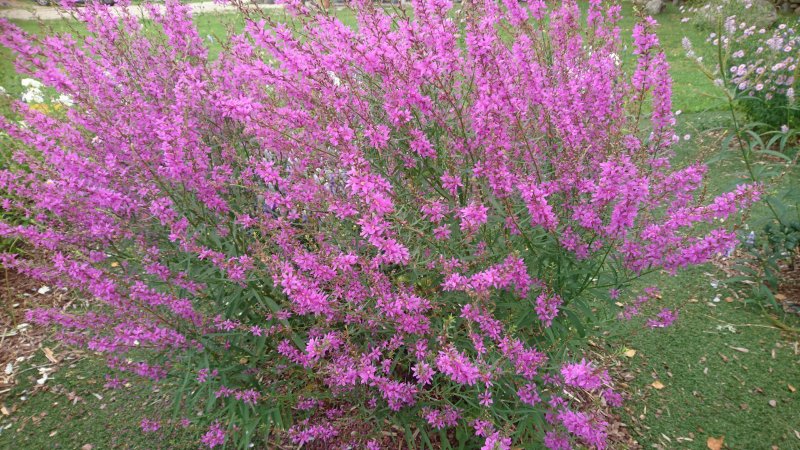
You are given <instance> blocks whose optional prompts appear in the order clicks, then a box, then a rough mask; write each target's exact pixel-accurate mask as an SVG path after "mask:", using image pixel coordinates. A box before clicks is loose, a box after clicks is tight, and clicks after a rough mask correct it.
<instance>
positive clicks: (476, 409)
mask: <svg viewBox="0 0 800 450" xmlns="http://www.w3.org/2000/svg"><path fill="white" fill-rule="evenodd" d="M351 6H352V7H353V8H354V11H355V18H356V20H357V24H356V25H355V26H353V27H351V26H347V25H345V24H343V23H342V22H341V21H340V20H339V19H338V18H337V17H336V16H333V15H330V14H329V13H328V12H326V11H322V10H317V9H315V8H314V7H313V5H311V4H304V3H302V2H299V1H294V0H292V1H289V2H287V3H286V10H287V11H288V12H289V13H290V14H291V20H290V21H289V23H283V22H277V21H275V20H274V19H273V18H272V17H270V16H269V15H266V14H265V13H264V14H262V13H261V12H253V11H248V12H247V14H246V20H245V27H244V30H243V31H242V32H241V33H238V34H233V35H231V36H230V37H229V38H228V40H227V43H226V45H225V46H224V50H223V51H222V52H221V53H220V55H219V57H218V58H216V59H213V60H212V59H210V58H209V56H208V50H207V48H206V47H205V46H204V41H203V39H201V38H200V37H199V36H198V34H197V31H196V29H195V28H194V26H193V24H192V21H191V18H190V15H189V10H188V8H187V7H186V6H184V5H181V4H180V3H178V2H175V1H171V0H168V1H167V3H166V5H165V9H164V10H163V11H162V10H161V9H160V8H158V7H155V6H145V8H147V9H148V13H149V15H150V17H151V20H152V22H151V23H148V24H147V25H146V24H144V23H142V22H140V21H139V20H138V19H137V18H136V17H133V16H130V15H125V14H123V15H122V16H115V15H112V13H111V12H110V11H108V9H105V8H102V7H100V6H97V5H95V4H89V5H87V6H86V7H85V8H84V9H82V10H79V11H78V12H76V14H78V16H79V17H80V18H81V19H82V20H83V21H84V22H85V25H86V29H87V32H88V33H89V35H90V38H87V39H85V40H84V44H82V45H79V44H77V43H75V41H74V38H73V37H72V36H70V35H58V36H49V37H48V38H47V39H43V40H38V39H37V38H36V37H34V36H28V35H27V34H25V33H24V32H23V31H22V30H20V29H19V28H17V27H16V26H14V25H13V24H10V23H8V22H0V31H2V33H0V43H2V44H3V45H5V46H7V47H9V48H11V49H12V50H13V51H14V52H15V53H16V58H17V66H18V70H19V71H20V72H22V73H25V74H28V75H29V76H32V77H35V78H36V79H38V80H41V81H42V83H43V84H44V85H47V86H49V87H52V88H54V89H55V90H56V91H57V92H63V93H64V94H66V95H69V97H70V98H71V99H72V101H73V102H74V104H73V105H72V107H71V108H70V109H69V111H68V113H67V114H66V115H64V116H63V117H58V118H54V117H49V116H46V115H44V114H41V113H40V112H37V111H36V110H35V109H31V108H30V107H28V106H26V105H25V104H24V103H19V104H17V105H16V107H17V108H18V111H19V114H21V115H22V116H23V117H24V123H25V125H24V126H22V125H20V124H19V123H17V122H12V121H10V120H6V119H0V128H2V129H3V130H5V131H6V132H7V133H8V134H9V135H10V136H11V138H12V139H14V140H15V142H17V143H18V144H19V145H18V147H19V150H18V151H16V153H15V155H14V157H15V160H16V161H17V162H18V165H16V166H14V167H11V168H7V169H4V170H2V171H0V190H2V192H3V197H4V201H3V205H2V207H3V209H4V210H14V211H18V212H20V213H22V214H24V215H26V216H27V217H30V218H31V222H30V223H28V224H25V225H11V224H3V223H0V236H4V237H11V238H20V239H24V240H27V241H28V242H29V243H30V245H32V246H34V247H36V248H38V249H41V250H42V251H43V252H44V253H45V254H46V255H48V258H49V259H47V260H46V261H41V260H28V259H24V258H23V257H19V256H14V255H10V254H6V255H3V256H2V263H3V264H4V265H5V266H6V267H10V268H14V269H16V270H19V271H22V272H26V273H28V274H30V275H31V276H34V277H36V278H39V279H41V280H43V281H46V282H47V283H49V284H51V285H57V286H62V287H66V288H70V289H74V290H79V291H82V292H84V293H85V295H86V296H87V297H89V298H91V299H92V301H91V307H90V308H89V309H88V310H87V311H84V312H65V311H62V310H51V309H40V310H35V311H31V312H30V314H29V319H30V320H31V321H33V322H35V323H37V324H39V325H42V326H53V327H54V328H55V329H56V330H57V332H58V337H59V339H61V341H62V342H65V343H68V344H71V345H75V346H83V347H86V348H88V349H91V350H92V351H95V352H98V353H101V354H104V355H106V357H107V358H108V365H109V367H110V368H111V369H112V370H113V371H114V372H116V375H115V378H114V379H117V378H116V377H121V378H125V379H128V380H131V382H133V381H135V380H136V378H148V379H152V380H157V381H164V382H165V383H172V382H173V380H174V384H173V385H177V386H182V387H181V388H180V389H179V390H177V388H176V392H175V394H176V402H177V403H176V405H177V407H178V410H181V409H182V410H181V413H182V414H181V416H182V417H192V418H194V419H192V420H193V421H195V422H199V425H201V426H203V427H205V428H204V429H205V430H207V431H206V432H205V434H204V435H203V436H202V438H201V439H200V443H202V444H204V445H205V446H207V447H212V448H213V447H217V446H222V445H232V446H239V447H246V446H247V445H249V444H250V443H251V442H253V441H254V440H259V439H260V440H268V439H278V440H284V441H286V442H288V441H293V442H295V443H296V444H303V443H307V442H312V441H314V442H318V443H320V445H325V446H328V447H332V446H335V445H353V446H366V447H367V448H378V447H379V446H380V442H381V440H382V436H383V435H382V434H381V431H382V430H384V429H385V427H387V426H388V425H387V423H389V424H394V425H395V426H400V427H401V428H406V429H409V427H410V428H414V429H415V430H419V432H420V433H426V434H427V433H433V434H438V431H439V430H441V431H442V434H440V436H449V434H447V433H446V432H444V430H445V429H452V428H456V429H458V432H457V433H454V434H453V435H455V436H460V437H459V439H466V440H467V441H470V442H472V443H473V444H477V445H479V446H483V447H484V448H495V449H496V448H511V447H512V446H513V445H515V444H514V443H518V444H519V445H524V446H525V445H534V446H536V445H539V443H542V444H541V445H546V446H548V447H550V448H569V446H571V445H586V446H593V447H596V448H604V447H605V445H606V439H607V432H606V426H607V423H606V422H605V421H604V420H603V418H602V415H600V414H598V413H597V411H596V409H595V407H594V406H592V405H587V404H586V403H573V402H572V400H573V399H575V398H578V395H579V394H581V393H584V392H587V391H588V392H593V393H596V394H598V395H602V396H603V398H606V399H607V401H608V402H609V403H610V404H619V403H620V401H621V399H620V397H619V394H617V393H615V392H614V391H613V386H612V380H611V379H610V377H609V376H608V374H607V373H605V371H604V370H602V368H599V367H595V366H594V365H593V364H592V363H591V362H589V361H586V360H583V359H581V357H580V355H570V356H569V357H568V358H567V360H563V359H562V357H561V356H559V355H563V354H564V352H563V349H564V348H565V346H566V345H567V344H568V343H569V342H570V340H571V339H573V338H574V331H573V330H574V329H573V327H574V326H575V324H581V323H582V322H584V321H585V320H586V317H585V316H584V315H583V313H582V312H583V311H588V310H590V307H591V303H592V302H594V301H596V299H598V298H608V297H609V292H610V291H611V292H614V297H615V298H618V301H623V300H624V296H625V295H626V294H625V289H624V288H625V287H626V286H628V285H629V284H630V283H631V282H632V281H633V280H635V279H637V278H639V277H641V276H643V275H645V274H646V273H649V272H652V271H654V270H660V269H665V270H667V271H669V272H676V271H678V270H680V269H681V268H684V267H686V266H689V265H694V264H700V263H703V262H705V261H707V260H708V259H709V258H711V257H713V256H715V255H717V254H719V253H724V252H727V251H728V250H729V249H730V248H731V247H732V246H733V245H735V242H736V235H735V233H734V231H732V230H730V229H728V228H725V227H724V226H721V225H719V224H721V223H722V222H723V221H722V220H721V219H725V218H728V217H731V216H732V215H734V214H736V212H737V211H738V210H740V209H741V208H743V207H747V206H748V205H750V204H751V203H752V202H754V201H756V199H757V198H758V191H757V190H756V189H754V188H753V187H751V186H746V185H742V186H739V187H738V188H737V189H736V190H735V191H734V192H731V193H728V194H725V195H723V196H720V197H718V198H716V199H713V200H711V201H709V200H708V199H704V198H703V195H702V191H703V189H702V178H703V173H704V171H705V168H704V167H703V166H701V165H692V166H689V167H685V168H673V167H672V166H671V163H670V157H671V155H672V152H671V149H670V147H671V145H672V144H673V143H674V142H675V141H676V140H677V139H678V138H677V136H676V135H675V133H674V130H673V125H674V118H673V115H672V112H671V103H670V96H671V87H670V86H671V84H670V77H669V74H668V65H667V63H666V58H665V56H664V53H663V52H662V51H661V50H660V48H659V45H658V39H657V37H656V35H655V32H654V27H655V23H654V22H653V21H652V20H645V21H643V22H642V23H640V24H639V25H637V26H636V27H635V29H634V33H633V42H634V45H633V49H634V50H633V51H634V53H635V56H636V60H637V63H636V67H634V68H632V69H631V71H630V73H631V74H632V75H631V76H628V75H626V73H625V72H624V71H623V68H622V67H621V65H620V58H619V56H618V55H619V54H620V53H621V52H622V51H623V50H622V48H623V47H622V45H621V44H620V40H621V39H620V35H619V28H618V27H617V25H616V24H617V22H618V21H619V19H620V7H619V6H618V5H614V6H610V7H605V6H603V5H602V4H601V2H600V1H597V0H593V1H591V2H590V4H589V8H588V11H586V12H585V13H582V12H581V9H580V8H579V6H578V4H577V3H576V2H572V1H565V2H559V3H558V4H557V5H553V6H547V5H546V4H545V2H543V1H538V0H536V1H529V2H527V4H521V3H518V2H516V1H508V2H502V3H498V2H495V1H487V2H479V3H476V4H472V3H470V4H464V5H463V6H462V7H459V8H455V9H454V7H453V5H452V4H451V3H450V2H449V1H446V0H414V1H413V2H412V7H413V14H411V13H408V14H405V13H403V12H402V11H399V12H397V13H392V14H390V13H387V12H386V11H385V10H384V9H382V8H379V7H377V6H376V5H374V4H373V3H372V2H366V1H359V2H355V3H354V4H352V5H351ZM644 104H647V105H648V107H647V108H643V107H642V105H644ZM643 111H648V112H647V113H643ZM644 114H647V115H648V116H649V117H647V116H645V115H644ZM730 222H731V221H730V220H729V221H727V222H726V223H730ZM697 224H702V225H703V226H702V227H698V228H702V229H703V230H705V231H702V232H701V231H698V229H696V228H695V225H697ZM709 224H711V227H710V228H711V230H710V231H709V230H708V228H709ZM652 303H657V302H655V301H653V302H652ZM656 307H657V306H656ZM637 308H638V306H637ZM637 311H638V310H637ZM654 320H656V321H658V322H657V323H658V324H659V326H661V325H662V324H663V325H666V322H668V321H669V320H670V317H669V316H668V315H667V314H666V313H665V314H663V315H662V316H659V317H658V318H657V319H654ZM578 360H580V362H577V361H578ZM200 413H202V414H200ZM148 420H150V419H148ZM354 421H357V422H358V423H360V424H361V426H359V429H360V430H364V429H366V430H369V431H367V432H364V433H352V432H351V431H349V430H352V429H353V428H352V426H353V423H354ZM363 425H368V426H366V427H365V426H363ZM348 427H350V428H348ZM143 428H145V429H148V430H152V429H153V426H152V423H151V422H149V421H148V422H143ZM267 444H268V443H267Z"/></svg>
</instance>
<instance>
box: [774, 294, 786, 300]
mask: <svg viewBox="0 0 800 450" xmlns="http://www.w3.org/2000/svg"><path fill="white" fill-rule="evenodd" d="M775 300H778V301H779V302H782V301H784V300H786V296H785V295H783V294H775Z"/></svg>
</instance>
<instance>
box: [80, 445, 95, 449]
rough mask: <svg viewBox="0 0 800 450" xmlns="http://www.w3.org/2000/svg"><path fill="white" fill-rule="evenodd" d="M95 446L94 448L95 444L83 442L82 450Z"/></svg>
mask: <svg viewBox="0 0 800 450" xmlns="http://www.w3.org/2000/svg"><path fill="white" fill-rule="evenodd" d="M93 448H94V446H93V445H92V444H83V447H81V450H92V449H93Z"/></svg>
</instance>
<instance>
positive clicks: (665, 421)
mask: <svg viewBox="0 0 800 450" xmlns="http://www.w3.org/2000/svg"><path fill="white" fill-rule="evenodd" d="M624 12H625V19H624V20H623V22H622V24H621V26H622V28H623V34H624V35H626V36H629V35H630V29H631V27H632V26H633V23H634V21H635V19H634V16H633V14H632V10H631V8H630V6H628V5H626V8H625V11H624ZM276 14H280V13H276ZM345 20H347V21H352V16H347V17H346V19H345ZM658 20H659V22H660V23H661V26H660V28H659V31H658V33H659V36H660V38H661V40H662V43H663V46H664V48H665V50H666V52H667V56H668V60H669V62H670V65H671V73H672V76H673V79H674V90H673V101H674V106H675V109H680V110H683V111H684V114H683V115H681V116H679V124H680V133H679V134H681V135H684V134H690V135H692V139H690V140H689V141H683V142H681V144H680V145H679V146H678V147H677V149H676V151H677V158H676V161H677V164H678V165H684V164H688V163H690V162H694V161H705V160H707V159H709V157H711V156H713V155H715V154H716V153H718V152H719V149H718V148H716V146H715V145H716V144H715V143H714V142H713V141H710V140H700V139H699V136H700V135H701V134H702V133H703V132H704V131H705V130H707V129H709V128H713V127H725V126H728V125H729V118H728V116H727V115H726V114H725V112H724V108H725V103H724V101H723V100H722V99H721V96H720V95H719V93H718V92H717V91H716V90H715V88H714V87H713V86H712V84H711V82H710V81H709V80H708V79H707V78H706V77H705V76H704V75H702V73H700V71H699V70H697V69H696V67H695V65H694V64H695V63H694V62H692V61H689V60H688V59H686V58H685V57H684V50H683V48H682V46H681V40H682V38H683V37H684V36H688V37H689V38H690V39H691V40H692V41H693V42H694V43H695V46H696V47H698V48H701V47H702V44H703V42H704V40H705V36H704V34H703V33H700V32H699V31H697V30H695V29H694V28H693V27H692V26H690V25H687V24H682V23H681V22H680V15H679V14H678V12H677V10H675V9H674V8H671V9H668V10H667V12H666V13H665V14H663V15H661V16H659V18H658ZM196 23H197V24H198V28H199V30H200V35H201V36H203V37H204V38H205V39H206V42H207V45H208V46H209V49H210V52H211V54H212V56H214V55H216V54H217V52H218V51H219V50H220V47H219V42H220V39H219V38H220V37H223V36H224V35H225V34H226V32H227V30H228V28H233V29H240V28H241V26H242V21H241V19H240V18H239V17H238V16H237V15H232V14H222V15H202V16H197V18H196ZM19 25H20V26H22V27H23V28H25V29H26V30H29V31H32V32H46V31H43V29H42V28H40V26H39V25H38V24H36V23H32V22H22V23H19ZM47 26H48V27H52V29H53V30H62V31H63V30H64V29H65V27H66V26H68V25H67V24H65V23H63V22H52V23H48V24H47ZM69 26H74V24H70V25H69ZM208 36H211V38H208ZM626 42H627V43H628V44H630V39H629V38H626ZM627 51H628V54H629V52H630V47H629V48H628V50H627ZM700 51H701V52H702V50H700ZM710 56H711V55H709V56H707V57H709V58H710ZM624 60H625V62H626V64H629V63H630V62H631V61H632V58H631V57H630V56H629V55H628V56H625V57H624ZM19 79H20V77H19V75H17V74H16V73H15V72H14V70H13V67H12V65H11V61H10V53H8V51H7V50H5V49H0V85H2V86H4V87H5V88H6V89H7V90H8V91H9V92H10V93H12V94H13V95H18V94H19V92H20V86H19ZM0 107H2V105H0ZM745 175H746V173H745V168H744V165H743V163H742V161H741V159H740V158H738V157H737V155H735V154H731V155H729V157H728V158H724V159H723V160H721V161H718V162H714V163H712V164H711V165H710V167H709V176H708V183H709V194H713V193H719V192H723V191H726V190H729V189H731V188H732V187H733V186H734V185H735V184H736V183H737V182H738V180H740V179H741V178H742V177H744V176H745ZM798 180H800V177H798V176H796V174H795V176H792V177H787V178H786V179H785V180H784V182H785V183H790V184H793V185H794V186H797V188H798V189H800V183H798ZM764 217H765V210H764V208H763V207H758V208H755V209H754V211H753V214H752V217H751V218H750V224H755V223H758V222H760V221H763V219H764ZM712 279H716V280H719V281H721V282H722V284H721V285H720V287H718V288H716V289H715V288H713V287H712V286H711V280H712ZM724 281H725V275H724V274H723V273H721V272H720V271H719V270H717V269H716V268H715V267H713V266H711V265H706V266H702V267H697V268H692V269H690V270H687V271H685V272H682V273H681V274H680V275H678V276H676V277H672V276H668V275H659V276H657V277H655V278H650V279H649V280H648V281H647V283H646V284H647V285H649V284H657V285H659V286H661V287H662V291H663V295H662V297H663V298H662V299H661V300H659V302H660V303H659V304H658V305H654V307H657V308H661V307H673V308H676V307H677V308H680V319H679V320H678V322H677V323H676V324H675V325H674V326H673V327H671V328H668V329H665V330H656V331H650V330H645V329H644V328H643V326H642V323H641V321H636V320H634V321H632V322H629V323H627V322H626V323H620V324H619V325H618V326H617V327H616V329H614V332H613V333H612V334H611V335H610V336H608V337H607V338H606V339H605V343H606V345H607V348H608V349H609V351H610V352H615V351H619V350H620V349H623V348H629V349H634V350H636V352H637V353H636V355H635V356H634V357H633V358H630V359H627V358H624V357H621V358H622V360H623V363H624V364H625V368H626V369H625V370H627V371H629V372H631V373H633V375H634V378H633V380H632V381H631V382H630V386H629V391H630V395H631V398H630V399H629V401H628V402H627V404H626V406H625V410H624V413H623V421H624V422H625V423H627V424H628V425H629V428H630V430H631V433H632V434H633V435H634V437H635V438H636V439H637V440H638V441H639V442H640V443H641V444H643V446H644V448H653V447H656V448H670V449H671V448H691V449H702V448H706V440H707V439H708V437H720V436H724V437H725V444H726V445H727V446H728V448H731V449H768V448H771V446H773V445H776V446H778V448H780V449H793V448H800V438H798V437H797V436H796V435H795V431H794V430H798V431H800V413H798V411H800V405H798V396H800V392H794V393H793V392H791V390H790V388H789V385H792V386H793V387H795V388H797V389H800V353H798V352H800V350H799V349H798V348H797V345H798V344H797V342H798V335H797V334H795V333H787V332H785V331H782V330H781V329H780V328H778V327H776V323H775V321H774V319H772V318H771V317H772V315H773V313H772V312H770V311H764V310H762V309H760V308H759V307H758V306H756V305H753V304H747V303H745V300H746V297H741V298H738V297H736V296H735V295H734V294H733V293H732V292H731V290H730V287H729V286H725V284H724ZM644 285H645V284H642V285H640V286H638V287H639V288H641V287H642V286H644ZM717 294H719V295H720V298H721V299H723V300H722V301H720V302H718V303H715V302H712V299H713V298H714V297H715V296H716V295H717ZM727 297H736V298H734V301H732V302H726V301H725V300H724V299H725V298H727ZM612 312H613V311H612ZM778 320H780V321H782V322H783V323H785V324H787V325H788V326H789V327H794V328H799V327H800V323H798V321H797V319H794V318H786V317H778ZM734 347H735V348H734ZM737 349H738V350H737ZM741 349H747V352H746V353H745V352H743V351H741ZM773 352H774V357H773ZM105 373H106V370H105V369H104V367H103V364H102V362H101V361H99V360H98V359H94V358H89V359H86V360H83V361H81V362H79V363H77V364H76V365H75V366H74V367H67V368H62V369H61V370H59V371H58V372H57V373H56V374H55V376H54V378H53V379H52V380H50V381H48V383H47V385H48V386H51V387H55V386H64V388H65V389H66V391H67V392H70V391H74V392H75V393H76V394H77V395H78V396H80V397H82V398H83V401H79V402H77V403H75V404H74V405H73V404H72V403H70V402H69V401H68V398H67V397H65V395H64V394H63V391H62V390H61V389H51V390H49V391H44V392H39V393H37V394H35V395H29V396H28V399H27V400H26V401H25V402H22V403H19V405H20V408H19V409H18V410H17V411H15V412H14V414H13V416H12V417H13V418H14V419H15V420H17V422H15V423H14V424H13V426H12V427H11V428H8V429H6V430H4V431H2V432H0V448H57V446H60V448H80V446H82V445H84V444H87V443H88V444H92V445H94V448H195V447H196V445H197V439H198V436H199V433H200V430H194V429H189V430H186V431H177V429H170V430H168V431H163V432H160V433H156V434H154V435H146V434H142V433H140V432H139V421H140V420H141V417H142V416H143V415H145V416H148V415H151V416H152V415H157V414H158V413H159V412H161V411H164V410H165V409H166V408H165V403H164V401H165V400H164V398H163V396H162V394H161V393H158V392H152V388H151V387H149V386H144V387H136V388H131V389H129V390H122V391H119V392H117V393H112V392H111V391H107V390H104V389H103V388H102V385H103V383H104V380H103V375H104V374H105ZM656 379H657V380H659V381H661V382H662V383H663V384H664V386H665V387H664V388H663V389H661V390H657V389H655V388H653V387H652V385H651V384H652V383H653V382H654V381H655V380H656ZM33 383H34V381H33V380H32V379H30V378H25V379H24V380H23V384H22V385H21V386H19V387H18V388H17V389H16V390H15V392H14V393H13V394H12V396H11V397H9V398H13V399H19V396H20V395H22V393H23V392H24V391H25V389H28V390H30V389H31V388H32V386H33ZM93 393H98V394H100V395H101V396H103V400H99V399H97V398H96V397H95V396H94V395H92V394H93ZM112 398H113V399H114V400H113V401H111V399H112ZM771 400H774V405H775V406H772V405H771V404H770V401H771ZM15 401H16V400H15ZM55 403H57V405H56V404H55ZM104 404H105V407H104V408H101V406H102V405H104ZM42 413H46V415H44V416H43V417H41V418H40V419H38V425H35V424H34V419H33V418H35V417H38V416H40V415H41V414H42ZM22 422H24V423H26V425H25V426H22V429H20V424H21V423H22ZM5 423H6V422H3V421H2V420H0V427H2V426H3V425H4V424H5ZM172 428H174V427H172ZM54 431H55V432H56V434H55V435H53V436H50V434H51V433H53V432H54Z"/></svg>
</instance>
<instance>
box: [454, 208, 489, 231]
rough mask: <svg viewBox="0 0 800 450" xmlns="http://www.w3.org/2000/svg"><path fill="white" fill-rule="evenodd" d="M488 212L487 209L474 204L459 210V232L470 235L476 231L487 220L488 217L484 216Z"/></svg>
mask: <svg viewBox="0 0 800 450" xmlns="http://www.w3.org/2000/svg"><path fill="white" fill-rule="evenodd" d="M488 211H489V208H487V207H485V206H483V205H481V204H479V203H474V202H473V203H470V204H469V205H468V206H466V207H465V208H462V209H461V210H459V212H458V216H459V217H460V218H461V231H466V232H470V233H471V232H474V231H477V230H478V228H479V227H480V226H481V225H483V224H485V223H486V221H487V220H488V215H487V214H486V213H487V212H488Z"/></svg>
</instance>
